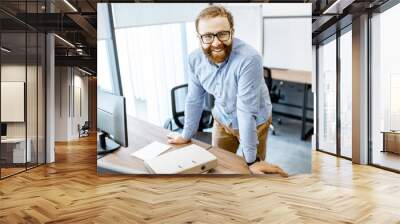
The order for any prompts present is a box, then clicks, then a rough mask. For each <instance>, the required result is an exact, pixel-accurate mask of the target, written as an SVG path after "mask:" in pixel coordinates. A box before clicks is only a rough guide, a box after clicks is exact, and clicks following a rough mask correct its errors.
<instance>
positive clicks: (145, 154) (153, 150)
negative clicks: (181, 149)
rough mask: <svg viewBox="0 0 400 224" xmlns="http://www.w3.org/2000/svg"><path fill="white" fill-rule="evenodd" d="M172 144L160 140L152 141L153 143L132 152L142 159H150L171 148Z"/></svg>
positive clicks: (132, 154)
mask: <svg viewBox="0 0 400 224" xmlns="http://www.w3.org/2000/svg"><path fill="white" fill-rule="evenodd" d="M170 148H171V146H169V145H166V144H163V143H160V142H157V141H155V142H152V143H151V144H149V145H147V146H145V147H143V148H141V149H139V150H137V151H136V152H133V153H131V156H134V157H137V158H139V159H141V160H144V161H146V160H149V159H152V158H155V157H157V156H158V155H160V154H161V153H163V152H165V151H167V150H168V149H170Z"/></svg>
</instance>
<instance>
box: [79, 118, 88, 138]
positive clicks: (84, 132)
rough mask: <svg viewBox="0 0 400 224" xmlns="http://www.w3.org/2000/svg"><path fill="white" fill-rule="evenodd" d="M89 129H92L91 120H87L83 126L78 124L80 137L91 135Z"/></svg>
mask: <svg viewBox="0 0 400 224" xmlns="http://www.w3.org/2000/svg"><path fill="white" fill-rule="evenodd" d="M89 129H90V125H89V121H85V123H84V124H83V125H82V127H81V126H80V125H79V124H78V131H79V138H80V137H87V136H89Z"/></svg>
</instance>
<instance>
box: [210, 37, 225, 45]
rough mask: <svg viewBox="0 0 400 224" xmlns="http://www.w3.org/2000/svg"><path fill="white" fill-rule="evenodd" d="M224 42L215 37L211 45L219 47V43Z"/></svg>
mask: <svg viewBox="0 0 400 224" xmlns="http://www.w3.org/2000/svg"><path fill="white" fill-rule="evenodd" d="M221 44H222V42H221V41H220V40H219V39H218V37H216V36H215V37H214V40H213V42H212V43H211V45H213V46H214V47H217V46H219V45H221Z"/></svg>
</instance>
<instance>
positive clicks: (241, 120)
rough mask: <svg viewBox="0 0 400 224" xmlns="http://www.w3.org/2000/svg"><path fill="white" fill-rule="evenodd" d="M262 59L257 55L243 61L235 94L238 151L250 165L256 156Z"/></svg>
mask: <svg viewBox="0 0 400 224" xmlns="http://www.w3.org/2000/svg"><path fill="white" fill-rule="evenodd" d="M262 76H263V67H262V58H261V56H259V55H255V56H253V57H250V58H248V59H247V60H245V61H244V63H243V66H242V68H241V69H240V72H239V79H238V93H237V102H236V104H237V117H238V126H239V134H240V150H241V151H242V152H243V155H244V157H245V159H246V162H248V163H251V162H254V161H255V160H256V155H257V144H258V137H257V125H256V116H257V113H258V110H259V106H260V105H259V104H260V97H261V96H260V88H261V84H262V83H263V77H262Z"/></svg>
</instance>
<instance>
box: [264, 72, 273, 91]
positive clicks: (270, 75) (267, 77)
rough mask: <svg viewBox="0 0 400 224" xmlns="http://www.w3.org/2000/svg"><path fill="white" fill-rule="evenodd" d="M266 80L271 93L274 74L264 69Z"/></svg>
mask: <svg viewBox="0 0 400 224" xmlns="http://www.w3.org/2000/svg"><path fill="white" fill-rule="evenodd" d="M264 80H265V84H267V87H268V91H269V92H270V93H271V91H272V74H271V69H270V68H267V67H264Z"/></svg>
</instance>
